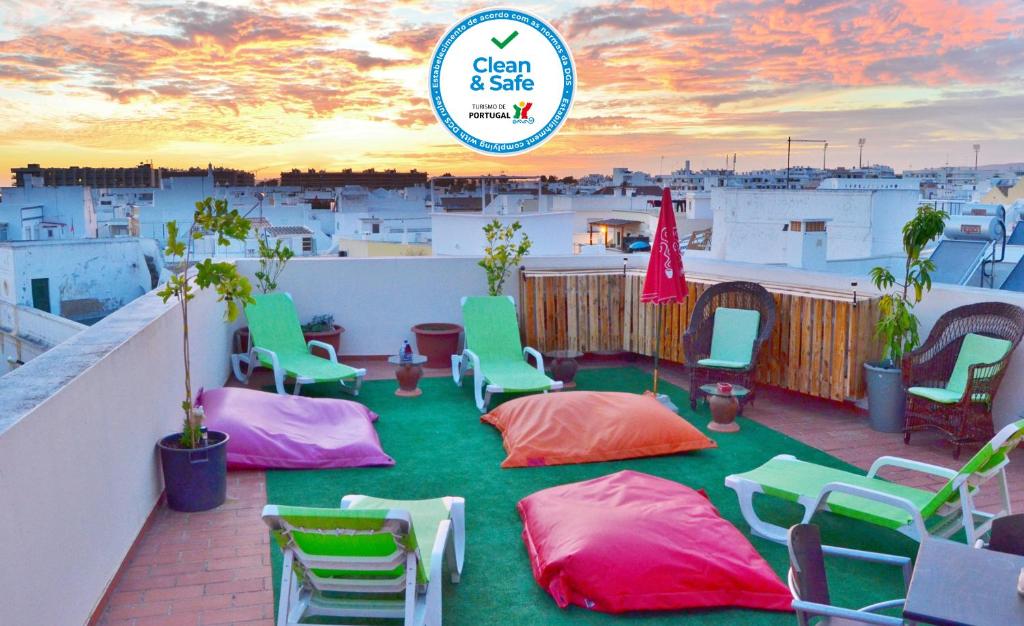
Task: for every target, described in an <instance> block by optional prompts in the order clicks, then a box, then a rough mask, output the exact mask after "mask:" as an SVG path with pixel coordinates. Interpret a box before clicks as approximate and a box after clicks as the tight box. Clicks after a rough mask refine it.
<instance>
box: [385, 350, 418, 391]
mask: <svg viewBox="0 0 1024 626" xmlns="http://www.w3.org/2000/svg"><path fill="white" fill-rule="evenodd" d="M426 362H427V357H425V356H423V355H422V354H414V355H412V359H410V360H408V361H406V360H403V359H402V358H401V357H399V356H397V355H396V356H389V357H388V363H391V364H392V365H396V366H397V367H396V368H395V378H397V379H398V389H396V390H395V395H396V396H399V397H403V398H415V397H416V396H418V395H420V394H421V393H423V390H422V389H420V388H419V384H420V378H421V377H422V376H423V367H422V365H423V364H424V363H426Z"/></svg>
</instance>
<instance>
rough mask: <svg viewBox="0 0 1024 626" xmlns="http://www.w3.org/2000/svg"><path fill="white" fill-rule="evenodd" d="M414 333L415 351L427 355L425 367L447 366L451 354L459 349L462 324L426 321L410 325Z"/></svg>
mask: <svg viewBox="0 0 1024 626" xmlns="http://www.w3.org/2000/svg"><path fill="white" fill-rule="evenodd" d="M412 332H413V333H415V335H416V351H417V352H419V353H420V354H422V355H423V356H425V357H427V363H426V365H427V367H449V366H450V365H451V363H452V355H453V354H455V353H456V352H457V351H458V350H459V336H460V335H461V334H462V326H459V325H458V324H449V323H447V322H428V323H425V324H416V325H415V326H413V327H412Z"/></svg>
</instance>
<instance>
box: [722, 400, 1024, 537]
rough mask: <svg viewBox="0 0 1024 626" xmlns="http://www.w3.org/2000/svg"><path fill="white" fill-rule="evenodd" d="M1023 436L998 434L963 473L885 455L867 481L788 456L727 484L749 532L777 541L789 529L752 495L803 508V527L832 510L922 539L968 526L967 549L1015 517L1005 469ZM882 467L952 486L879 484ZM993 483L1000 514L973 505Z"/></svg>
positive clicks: (1008, 431)
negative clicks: (765, 515)
mask: <svg viewBox="0 0 1024 626" xmlns="http://www.w3.org/2000/svg"><path fill="white" fill-rule="evenodd" d="M1022 435H1024V419H1022V420H1018V421H1016V422H1014V423H1013V424H1010V425H1008V426H1006V427H1005V428H1003V429H1002V430H1000V431H999V432H998V433H996V436H995V437H993V438H992V440H991V441H989V442H988V443H986V444H985V445H984V446H982V448H981V450H979V451H978V453H977V454H975V455H974V456H973V457H972V458H971V460H970V461H968V462H967V463H966V464H965V465H964V466H963V468H961V469H960V471H959V472H958V471H956V470H951V469H947V468H945V467H939V466H937V465H931V464H928V463H921V462H918V461H912V460H910V459H903V458H900V457H893V456H883V457H879V458H878V460H876V461H875V462H874V463H873V464H872V465H871V468H870V469H869V470H868V473H867V475H861V474H855V473H853V472H846V471H843V470H838V469H833V468H830V467H824V466H822V465H817V464H814V463H807V462H805V461H799V460H797V459H796V458H795V457H793V456H791V455H788V454H782V455H779V456H776V457H774V458H773V459H771V460H769V461H768V462H767V463H765V464H764V465H762V466H761V467H758V468H756V469H753V470H751V471H749V472H744V473H742V474H733V475H731V476H727V477H726V478H725V485H726V486H727V487H729V488H730V489H732V490H733V491H735V492H736V495H737V497H738V498H739V504H740V510H741V511H742V512H743V517H744V518H745V519H746V520H747V523H748V524H750V531H751V532H752V533H754V534H755V535H758V536H760V537H764V538H765V539H770V540H772V541H777V542H779V543H785V542H786V529H785V528H783V527H781V526H777V525H775V524H771V523H768V522H766V521H764V520H762V519H761V518H759V517H758V516H757V513H756V512H755V511H754V494H758V493H760V494H764V495H766V496H770V497H773V498H781V499H783V500H789V501H792V502H796V503H798V504H800V505H802V506H803V507H804V517H803V521H802V523H804V524H807V523H809V522H810V520H811V518H812V517H813V516H814V514H815V513H817V512H818V511H830V512H832V513H835V514H837V515H842V516H844V517H849V518H852V519H856V520H860V521H862V522H867V523H869V524H875V525H877V526H882V527H884V528H890V529H892V530H897V531H899V532H901V533H903V534H904V535H907V536H908V537H910V538H912V539H914V540H916V541H921V540H923V539H924V538H925V537H927V536H928V535H939V536H942V537H949V536H950V535H952V534H953V533H955V532H956V531H957V530H959V529H960V528H961V527H963V529H964V531H965V532H966V534H967V541H968V543H969V544H973V543H974V542H975V540H976V539H978V538H979V537H981V536H982V535H984V534H985V533H986V532H988V530H989V528H990V527H991V525H992V520H993V519H995V518H997V517H1001V516H1003V515H1008V514H1009V513H1010V495H1009V487H1008V485H1007V482H1006V469H1005V468H1006V465H1007V463H1009V462H1010V459H1009V456H1008V455H1009V453H1010V451H1012V450H1013V449H1014V448H1016V447H1017V444H1019V443H1020V441H1021V437H1022ZM883 467H899V468H903V469H908V470H912V471H917V472H924V473H926V474H932V475H934V476H939V477H942V478H945V479H946V484H945V485H944V486H943V487H942V488H941V489H940V490H938V491H927V490H924V489H918V488H915V487H907V486H905V485H900V484H897V483H893V482H889V481H886V480H883V479H881V478H877V477H876V475H877V474H878V471H879V470H880V469H881V468H883ZM994 477H998V479H999V483H1000V489H1001V495H1002V503H1001V507H1002V508H1001V510H999V511H997V512H994V513H993V512H988V511H982V510H980V509H978V508H976V507H975V505H974V496H975V495H976V491H977V490H978V488H979V487H980V485H981V484H982V483H984V482H986V481H987V480H989V479H990V478H994ZM979 522H980V523H979Z"/></svg>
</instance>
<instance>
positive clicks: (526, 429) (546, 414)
mask: <svg viewBox="0 0 1024 626" xmlns="http://www.w3.org/2000/svg"><path fill="white" fill-rule="evenodd" d="M480 421H482V422H485V423H487V424H491V425H492V426H494V427H495V428H497V429H498V430H500V431H501V436H502V440H503V442H504V445H505V451H506V452H507V453H508V458H506V459H505V460H504V461H502V463H501V466H502V467H531V466H542V465H565V464H568V463H595V462H598V461H614V460H616V459H632V458H636V457H642V456H657V455H661V454H673V453H676V452H689V451H691V450H702V449H704V448H714V447H716V445H717V444H715V442H714V441H712V440H711V439H709V438H708V437H707V436H705V435H704V434H703V433H702V432H700V431H699V430H697V429H696V428H694V427H693V426H691V425H690V424H689V422H687V421H686V420H684V419H683V418H681V417H679V416H678V415H676V414H675V413H673V412H672V411H670V410H668V409H666V408H665V407H664V406H662V405H661V403H659V402H658V401H657V400H655V399H654V398H653V397H650V396H641V395H636V394H632V393H617V392H604V391H602V392H598V391H563V392H559V393H551V394H542V395H532V396H526V397H524V398H517V399H515V400H511V401H509V402H505V403H504V404H502V405H500V406H498V407H497V408H495V409H494V410H492V411H491V412H490V413H487V414H486V415H484V416H482V417H481V418H480Z"/></svg>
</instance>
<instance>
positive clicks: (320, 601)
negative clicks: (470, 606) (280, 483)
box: [265, 495, 466, 626]
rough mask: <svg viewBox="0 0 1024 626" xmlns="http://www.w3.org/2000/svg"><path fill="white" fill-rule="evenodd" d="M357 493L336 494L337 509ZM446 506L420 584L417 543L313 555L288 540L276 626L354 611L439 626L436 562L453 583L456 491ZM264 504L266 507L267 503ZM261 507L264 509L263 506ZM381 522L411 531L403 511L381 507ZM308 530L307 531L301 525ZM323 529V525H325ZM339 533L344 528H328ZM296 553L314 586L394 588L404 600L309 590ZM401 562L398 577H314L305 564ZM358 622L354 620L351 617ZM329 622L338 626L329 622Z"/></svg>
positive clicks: (458, 567) (459, 560)
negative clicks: (368, 553) (366, 553)
mask: <svg viewBox="0 0 1024 626" xmlns="http://www.w3.org/2000/svg"><path fill="white" fill-rule="evenodd" d="M361 498H363V496H359V495H348V496H345V497H344V498H342V499H341V508H342V509H349V508H352V509H356V508H358V506H356V505H355V503H357V502H358V500H359V499H361ZM444 500H445V501H446V502H447V503H448V505H449V507H450V510H451V518H450V519H446V520H443V521H442V522H441V523H440V525H439V526H438V528H437V534H436V535H435V537H434V543H433V546H431V557H430V572H429V577H428V579H427V580H428V582H427V584H426V585H421V584H417V582H416V572H417V570H418V568H419V561H420V560H421V557H420V552H419V548H417V549H416V550H412V551H396V552H395V553H394V554H391V555H388V556H386V557H314V558H311V557H309V556H308V555H304V554H302V553H301V550H300V549H299V548H298V547H297V546H295V545H294V544H291V545H289V546H288V547H287V548H286V549H285V550H284V562H283V564H282V566H281V593H280V600H279V606H278V614H277V626H301V625H302V624H303V622H302V620H303V619H304V618H306V617H313V616H324V617H355V618H371V619H401V620H403V623H404V624H405V625H406V626H420V625H422V626H441V622H442V611H441V591H442V589H441V585H442V583H443V580H442V578H443V572H442V568H443V566H444V564H445V563H446V562H447V563H448V564H449V569H450V574H451V581H452V582H453V583H458V582H459V579H460V578H461V575H462V565H463V562H464V558H465V550H466V513H465V511H466V504H465V500H464V499H463V498H460V497H445V498H444ZM267 508H268V509H269V508H271V507H269V506H268V507H267ZM265 513H266V510H265ZM387 517H388V521H387V524H388V525H389V526H386V527H385V528H388V527H390V528H391V529H392V530H393V532H395V533H398V534H403V535H407V534H408V533H410V532H411V526H412V521H411V518H410V515H409V513H408V512H406V511H403V510H401V509H392V510H390V511H388V513H387ZM307 532H308V531H307ZM325 532H327V531H325ZM334 532H338V533H344V531H334ZM296 558H299V559H301V560H302V562H303V564H304V565H305V566H306V568H307V575H309V576H311V577H312V578H314V579H315V584H316V586H317V588H318V589H319V590H320V591H327V592H331V591H334V592H342V593H349V594H358V593H366V594H374V593H379V594H388V593H391V594H394V593H400V592H404V600H393V599H386V598H385V599H381V598H379V597H377V598H374V597H373V596H372V595H369V596H368V598H367V599H361V600H351V599H348V598H346V599H339V600H333V599H331V598H326V597H324V596H323V595H322V594H315V593H313V592H311V590H310V589H308V588H302V587H300V586H299V584H298V580H297V578H296V575H295V571H294V569H293V566H294V564H295V560H296ZM403 563H404V565H405V575H404V576H402V577H400V578H398V579H381V580H378V579H372V578H368V579H351V578H349V579H337V580H334V579H331V578H323V577H316V576H314V575H313V574H312V573H310V572H308V569H311V568H314V567H322V568H324V569H345V568H346V566H347V567H352V568H354V569H360V570H371V569H372V570H383V571H388V570H392V569H394V568H395V567H397V566H399V565H402V564H403ZM357 623H358V622H357ZM335 626H343V625H342V624H340V623H339V624H335Z"/></svg>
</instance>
